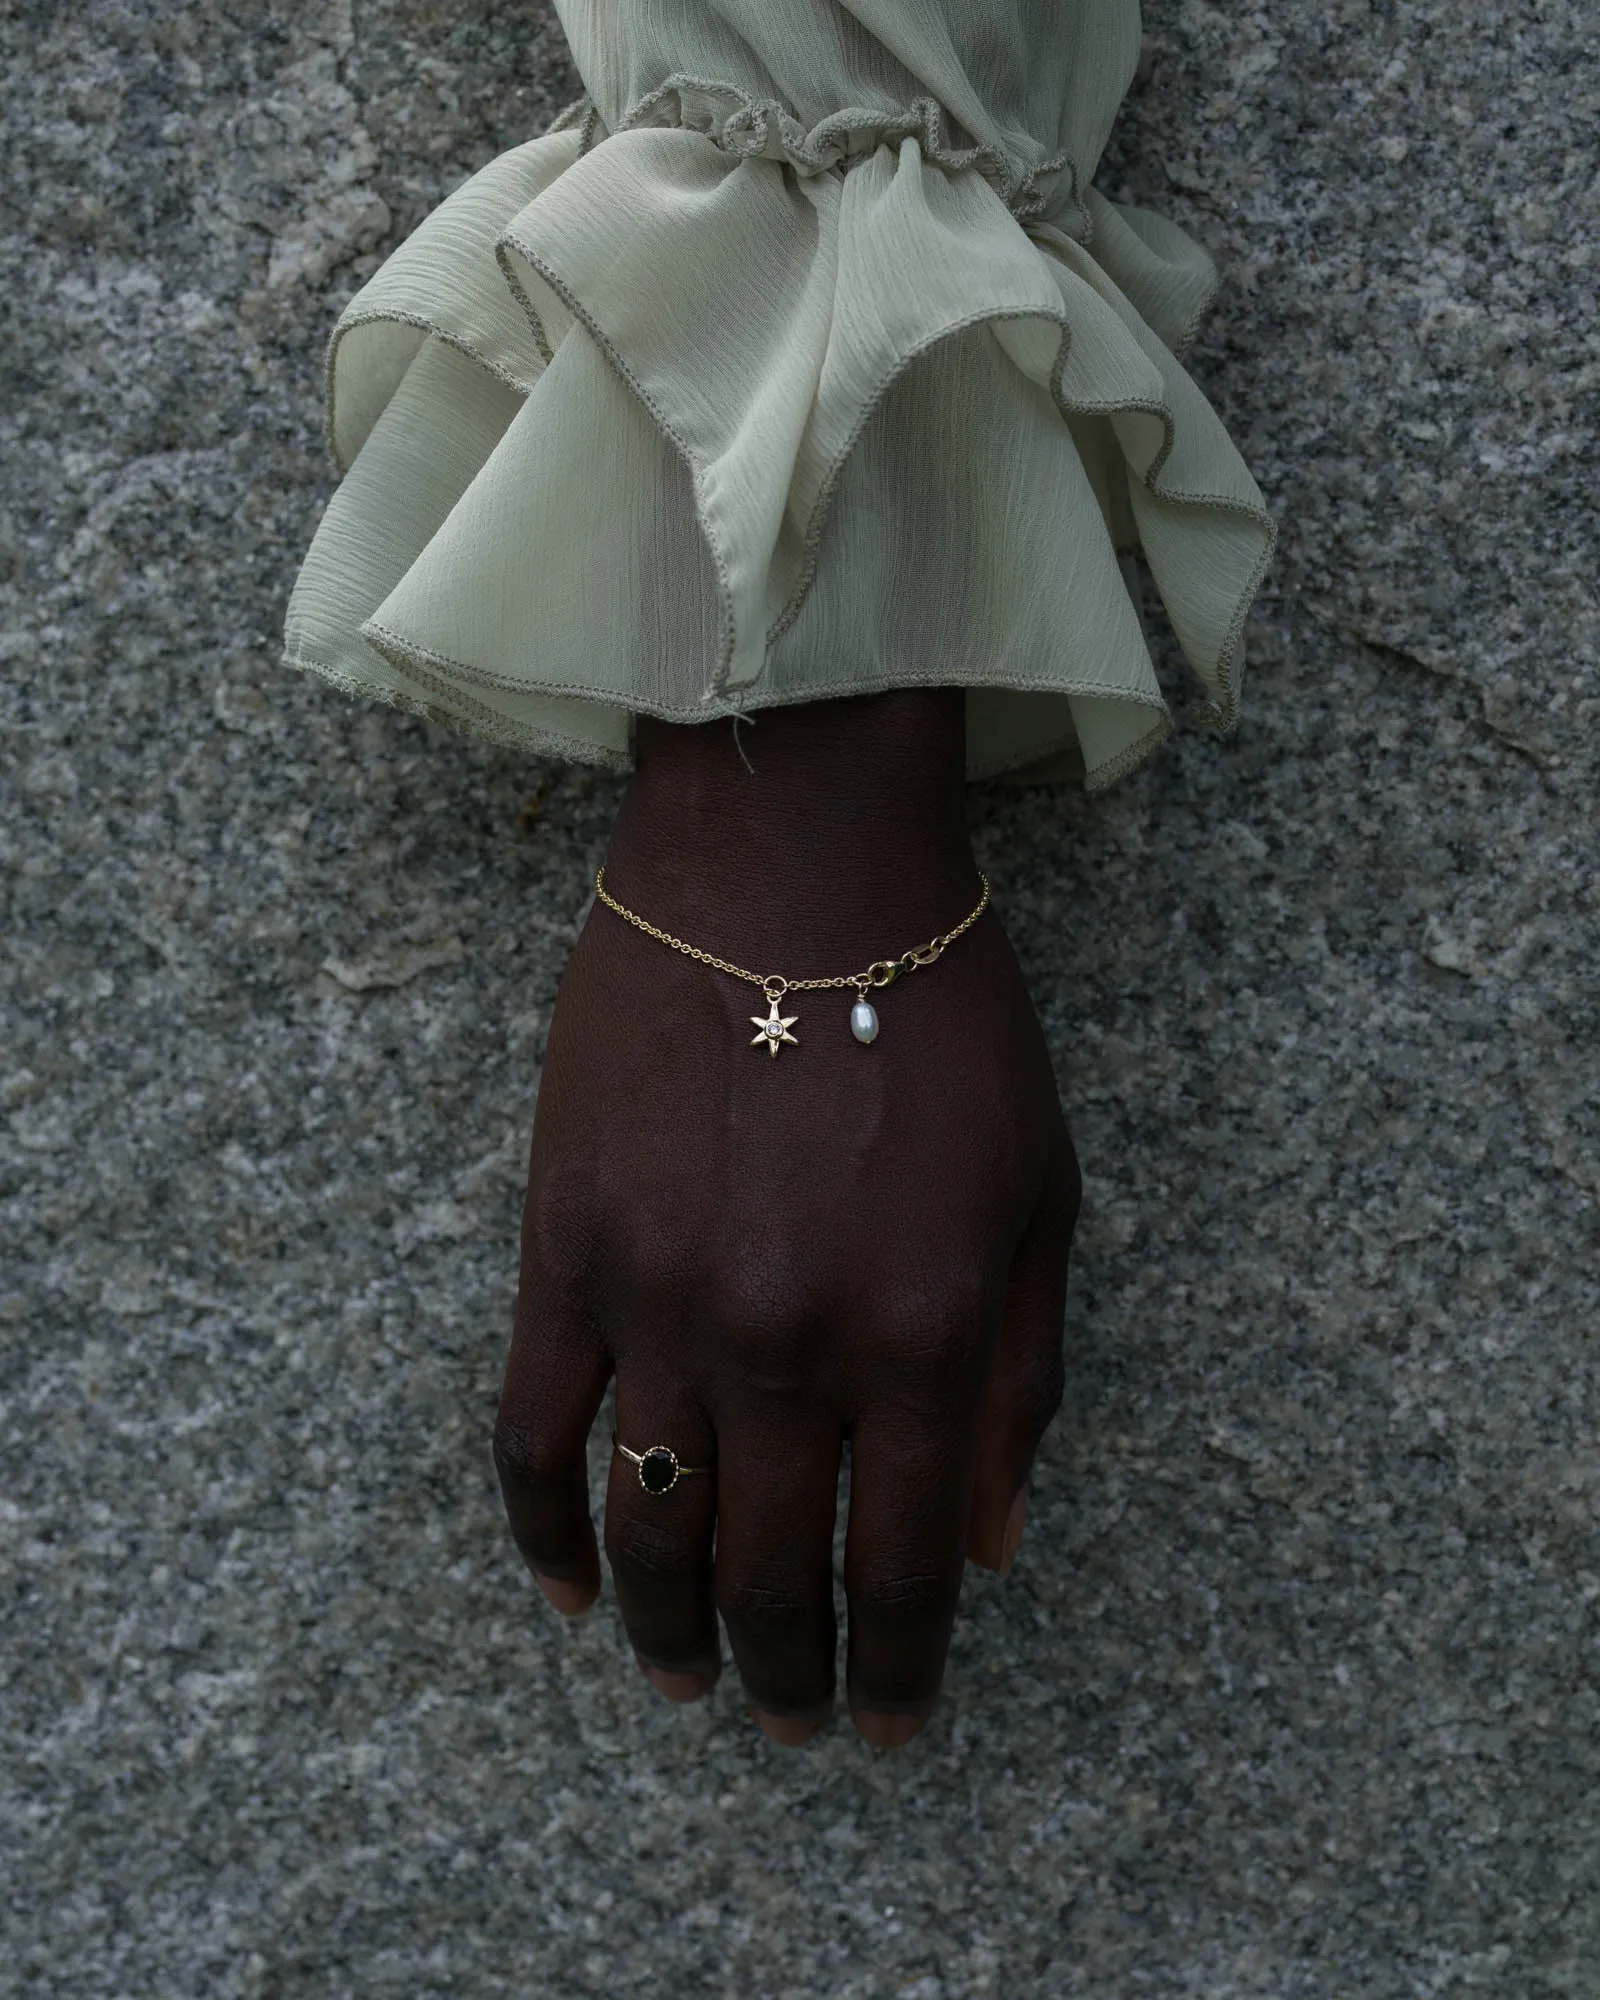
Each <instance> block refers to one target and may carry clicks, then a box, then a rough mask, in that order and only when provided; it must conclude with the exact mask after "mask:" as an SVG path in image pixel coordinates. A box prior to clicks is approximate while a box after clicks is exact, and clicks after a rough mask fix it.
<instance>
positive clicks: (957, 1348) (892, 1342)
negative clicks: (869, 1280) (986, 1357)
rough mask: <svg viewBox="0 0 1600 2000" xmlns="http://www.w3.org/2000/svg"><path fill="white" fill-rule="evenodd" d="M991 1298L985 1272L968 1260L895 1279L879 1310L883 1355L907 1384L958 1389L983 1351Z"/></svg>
mask: <svg viewBox="0 0 1600 2000" xmlns="http://www.w3.org/2000/svg"><path fill="white" fill-rule="evenodd" d="M990 1298H991V1295H990V1291H989V1288H988V1287H987V1286H986V1284H985V1283H984V1280H983V1275H982V1273H981V1272H980V1271H978V1270H977V1269H976V1268H975V1267H968V1266H965V1265H953V1266H949V1267H946V1268H945V1269H943V1270H941V1271H939V1272H938V1273H937V1274H930V1273H928V1272H925V1271H924V1272H920V1273H918V1274H916V1275H914V1276H912V1277H910V1278H908V1279H906V1280H905V1281H904V1282H902V1283H899V1284H891V1285H890V1286H889V1287H888V1288H887V1290H886V1291H885V1292H884V1293H883V1294H881V1295H880V1297H879V1298H878V1300H877V1304H876V1312H875V1315H874V1327H875V1338H876V1342H877V1346H878V1350H879V1353H880V1356H881V1357H882V1359H883V1360H885V1361H886V1362H887V1363H889V1364H890V1365H891V1366H892V1367H893V1368H894V1370H895V1371H896V1375H897V1378H898V1379H900V1380H903V1381H904V1382H905V1383H906V1384H907V1385H908V1386H917V1385H920V1386H921V1387H922V1388H923V1389H924V1390H935V1391H940V1390H947V1391H954V1390H955V1389H957V1388H958V1387H960V1386H961V1385H963V1384H965V1383H967V1382H968V1378H969V1377H970V1375H971V1372H972V1370H973V1368H974V1367H975V1365H976V1364H977V1362H978V1359H979V1357H980V1355H981V1353H982V1349H983V1337H984V1330H985V1325H986V1320H987V1316H988V1310H989V1306H990Z"/></svg>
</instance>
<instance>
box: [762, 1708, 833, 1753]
mask: <svg viewBox="0 0 1600 2000" xmlns="http://www.w3.org/2000/svg"><path fill="white" fill-rule="evenodd" d="M832 1712H833V1711H832V1709H831V1708H828V1709H824V1710H823V1711H822V1713H821V1714H820V1715H768V1713H767V1712H766V1710H765V1709H763V1708H752V1709H751V1710H750V1720H751V1721H752V1722H753V1723H755V1724H756V1726H757V1727H758V1728H759V1729H760V1731H761V1733H762V1735H763V1736H768V1737H770V1738H771V1739H772V1741H773V1742H774V1743H781V1744H782V1746H783V1747H784V1749H785V1750H798V1749H799V1748H800V1746H801V1744H802V1743H809V1742H810V1741H811V1739H812V1737H813V1736H815V1735H816V1734H817V1732H818V1730H820V1729H822V1728H823V1727H824V1726H825V1725H826V1723H827V1720H828V1717H829V1716H830V1715H831V1714H832Z"/></svg>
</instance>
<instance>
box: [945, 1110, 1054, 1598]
mask: <svg viewBox="0 0 1600 2000" xmlns="http://www.w3.org/2000/svg"><path fill="white" fill-rule="evenodd" d="M1081 1194H1082V1183H1081V1181H1080V1178H1079V1174H1078V1163H1077V1158H1076V1155H1075V1154H1074V1153H1073V1150H1072V1141H1071V1140H1070V1138H1068V1137H1067V1134H1066V1131H1065V1128H1063V1130H1062V1134H1061V1143H1060V1145H1059V1146H1058V1148H1057V1150H1056V1152H1055V1153H1054V1155H1053V1157H1052V1160H1051V1164H1050V1168H1049V1170H1048V1172H1047V1173H1046V1176H1045V1185H1044V1188H1043V1191H1042V1192H1041V1194H1040V1197H1039V1200H1038V1202H1037V1203H1036V1205H1035V1207H1034V1212H1033V1214H1032V1216H1031V1217H1030V1219H1029V1222H1028V1226H1027V1228H1026V1229H1025V1230H1024V1231H1023V1234H1022V1240H1021V1242H1020V1243H1019V1244H1018V1246H1017V1251H1016V1255H1015V1256H1014V1258H1013V1260H1012V1265H1011V1276H1010V1282H1009V1284H1008V1286H1007V1289H1006V1301H1005V1312H1004V1317H1003V1319H1002V1321H1001V1326H1000V1335H999V1338H998V1340H997V1342H996V1344H995V1351H994V1357H993V1360H992V1361H991V1363H990V1368H989V1378H988V1381H987V1383H986V1384H985V1386H984V1394H983V1401H982V1405H981V1408H980V1412H979V1418H978V1453H977V1467H976V1473H975V1477H974V1480H973V1491H972V1512H971V1516H970V1519H969V1521H968V1527H967V1556H968V1558H969V1560H970V1561H972V1562H975V1563H980V1564H982V1566H983V1567H984V1568H986V1569H993V1570H998V1571H1000V1572H1001V1574H1004V1573H1005V1572H1006V1571H1007V1570H1008V1569H1009V1568H1010V1567H1011V1563H1012V1560H1013V1559H1014V1558H1015V1556H1016V1552H1017V1545H1018V1544H1019V1543H1020V1541H1021V1539H1022V1525H1023V1521H1024V1519H1025V1518H1026V1514H1027V1504H1028V1503H1027V1485H1028V1476H1029V1474H1030V1472H1031V1471H1032V1469H1033V1461H1034V1458H1035V1457H1036V1455H1037V1453H1038V1450H1039V1444H1040V1441H1041V1440H1042V1438H1043V1437H1044V1434H1045V1432H1046V1431H1047V1430H1048V1429H1049V1428H1050V1425H1051V1423H1052V1422H1053V1421H1054V1419H1055V1416H1056V1413H1057V1411H1058V1410H1059V1409H1060V1408H1061V1402H1062V1397H1063V1395H1064V1393H1065V1389H1066V1356H1065V1352H1064V1327H1065V1318H1066V1299H1067V1266H1068V1259H1069V1253H1070V1251H1071V1248H1072V1232H1073V1230H1074V1228H1075V1227H1076V1225H1077V1219H1078V1208H1079V1203H1080V1199H1081Z"/></svg>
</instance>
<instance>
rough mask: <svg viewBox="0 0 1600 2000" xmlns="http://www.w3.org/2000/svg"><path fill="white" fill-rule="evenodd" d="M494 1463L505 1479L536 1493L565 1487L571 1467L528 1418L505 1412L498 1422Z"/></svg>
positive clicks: (551, 1440) (495, 1434) (496, 1421)
mask: <svg viewBox="0 0 1600 2000" xmlns="http://www.w3.org/2000/svg"><path fill="white" fill-rule="evenodd" d="M493 1451H494V1463H495V1469H496V1471H497V1472H498V1473H499V1474H500V1476H501V1478H502V1479H511V1480H514V1481H515V1482H516V1483H517V1485H519V1486H523V1487H526V1488H529V1489H530V1490H532V1491H534V1492H550V1491H554V1490H555V1489H557V1488H559V1487H561V1486H564V1485H565V1483H566V1479H567V1473H568V1465H567V1462H566V1460H565V1458H564V1457H563V1456H562V1454H561V1453H560V1452H559V1451H558V1450H557V1448H556V1445H555V1441H554V1439H552V1438H551V1437H549V1436H548V1435H547V1434H545V1433H544V1432H543V1431H542V1430H541V1429H540V1427H539V1426H538V1425H537V1424H536V1423H533V1422H530V1421H529V1419H528V1418H527V1416H526V1415H524V1414H522V1413H520V1412H516V1411H509V1410H502V1411H501V1413H500V1415H499V1416H498V1417H497V1418H496V1419H495V1426H494V1440H493Z"/></svg>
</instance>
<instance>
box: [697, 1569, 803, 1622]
mask: <svg viewBox="0 0 1600 2000" xmlns="http://www.w3.org/2000/svg"><path fill="white" fill-rule="evenodd" d="M717 1608H718V1609H719V1610H720V1611H721V1613H722V1615H723V1617H724V1618H725V1619H726V1620H727V1621H728V1623H729V1624H730V1625H739V1626H742V1627H744V1628H746V1629H748V1628H750V1627H752V1626H789V1625H796V1624H800V1623H802V1622H809V1620H810V1618H811V1615H812V1594H811V1592H810V1591H809V1590H808V1589H807V1588H806V1587H805V1583H804V1581H803V1579H802V1578H800V1577H799V1576H797V1575H796V1574H795V1573H794V1572H793V1571H790V1570H785V1569H779V1568H776V1567H762V1568H757V1569H751V1570H745V1571H741V1572H740V1573H739V1574H738V1575H736V1576H732V1577H729V1578H727V1579H726V1580H723V1581H721V1582H720V1583H719V1586H718V1590H717Z"/></svg>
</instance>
